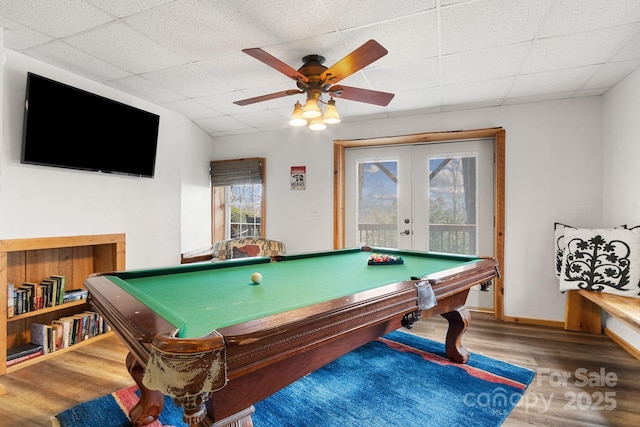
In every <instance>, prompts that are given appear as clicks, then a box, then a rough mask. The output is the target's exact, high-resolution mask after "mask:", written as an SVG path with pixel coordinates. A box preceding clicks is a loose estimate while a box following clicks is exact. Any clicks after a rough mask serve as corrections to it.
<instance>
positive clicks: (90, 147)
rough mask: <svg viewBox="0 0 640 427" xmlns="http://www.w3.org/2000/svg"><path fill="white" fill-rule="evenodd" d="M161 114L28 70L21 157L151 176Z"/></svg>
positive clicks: (38, 162)
mask: <svg viewBox="0 0 640 427" xmlns="http://www.w3.org/2000/svg"><path fill="white" fill-rule="evenodd" d="M159 123H160V117H159V116H158V115H156V114H152V113H149V112H147V111H144V110H140V109H138V108H134V107H131V106H129V105H125V104H122V103H120V102H116V101H113V100H111V99H108V98H104V97H102V96H99V95H95V94H92V93H90V92H86V91H84V90H81V89H78V88H74V87H72V86H68V85H66V84H63V83H60V82H56V81H53V80H51V79H48V78H46V77H42V76H39V75H37V74H33V73H28V74H27V91H26V99H25V109H24V126H23V134H22V157H21V162H22V163H26V164H35V165H45V166H54V167H62V168H72V169H82V170H88V171H97V172H106V173H119V174H126V175H134V176H141V177H149V178H153V175H154V172H155V164H156V150H157V143H158V125H159Z"/></svg>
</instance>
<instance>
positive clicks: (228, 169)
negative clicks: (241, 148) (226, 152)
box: [210, 157, 264, 187]
mask: <svg viewBox="0 0 640 427" xmlns="http://www.w3.org/2000/svg"><path fill="white" fill-rule="evenodd" d="M263 165H264V158H261V157H253V158H249V159H234V160H216V161H212V162H211V166H210V171H211V184H212V185H213V186H214V187H226V186H229V185H248V184H261V183H262V176H263V175H262V170H263Z"/></svg>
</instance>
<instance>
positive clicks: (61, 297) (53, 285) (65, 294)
mask: <svg viewBox="0 0 640 427" xmlns="http://www.w3.org/2000/svg"><path fill="white" fill-rule="evenodd" d="M87 294H88V292H87V290H86V289H74V290H69V291H65V278H64V276H58V275H53V276H49V277H48V278H46V279H43V280H42V281H41V282H40V283H39V284H36V283H31V282H25V283H23V284H22V286H19V287H16V286H15V285H14V284H13V283H9V284H7V317H13V316H16V315H19V314H23V313H28V312H30V311H34V310H40V309H42V308H45V307H53V306H56V305H60V304H64V303H66V302H70V301H75V300H78V299H85V298H87Z"/></svg>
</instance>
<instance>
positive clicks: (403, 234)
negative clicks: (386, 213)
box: [400, 229, 411, 236]
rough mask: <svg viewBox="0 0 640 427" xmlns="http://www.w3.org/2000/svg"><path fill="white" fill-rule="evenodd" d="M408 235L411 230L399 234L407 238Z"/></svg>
mask: <svg viewBox="0 0 640 427" xmlns="http://www.w3.org/2000/svg"><path fill="white" fill-rule="evenodd" d="M409 234H411V230H409V229H407V230H404V231H401V232H400V235H401V236H408V235H409Z"/></svg>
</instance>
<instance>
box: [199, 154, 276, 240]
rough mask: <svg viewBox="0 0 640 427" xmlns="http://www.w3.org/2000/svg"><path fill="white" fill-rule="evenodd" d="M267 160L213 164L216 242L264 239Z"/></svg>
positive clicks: (213, 162)
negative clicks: (235, 239)
mask: <svg viewBox="0 0 640 427" xmlns="http://www.w3.org/2000/svg"><path fill="white" fill-rule="evenodd" d="M265 163H266V162H265V159H264V158H258V157H256V158H249V159H236V160H220V161H212V162H211V184H212V203H213V206H212V227H211V229H212V232H213V236H212V239H213V241H214V242H217V241H219V240H224V239H233V238H238V237H254V236H264V232H265V231H264V230H265V224H264V217H265V215H264V213H265V197H264V170H265Z"/></svg>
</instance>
